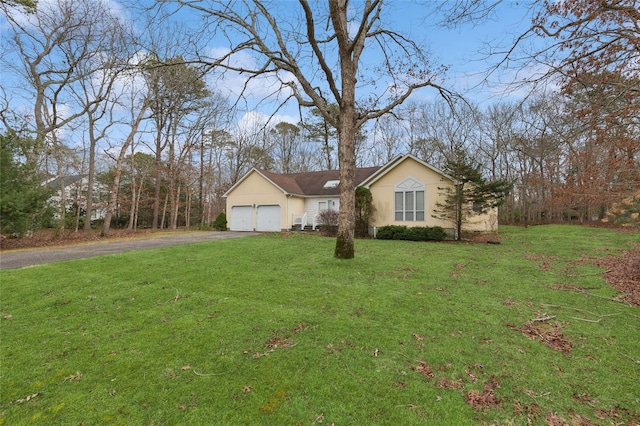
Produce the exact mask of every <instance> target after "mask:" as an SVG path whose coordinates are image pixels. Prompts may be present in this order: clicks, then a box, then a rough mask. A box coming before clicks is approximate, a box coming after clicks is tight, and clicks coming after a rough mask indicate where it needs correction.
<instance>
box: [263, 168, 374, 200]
mask: <svg viewBox="0 0 640 426" xmlns="http://www.w3.org/2000/svg"><path fill="white" fill-rule="evenodd" d="M380 168H381V167H379V166H378V167H364V168H359V169H356V178H355V182H356V186H358V185H359V184H361V183H362V182H364V181H365V180H367V179H368V178H369V177H370V176H371V175H373V174H374V173H375V172H377V171H378V170H380ZM256 171H258V173H260V174H262V175H263V176H264V177H266V178H267V179H269V180H270V181H271V182H273V183H274V184H276V185H277V186H279V187H280V188H282V190H283V191H285V192H287V193H289V194H294V195H304V196H331V195H339V194H340V186H339V185H337V186H334V187H329V188H325V184H326V183H327V182H329V181H339V180H340V175H339V171H338V170H325V171H321V172H304V173H291V174H280V173H273V172H269V171H267V170H262V169H256Z"/></svg>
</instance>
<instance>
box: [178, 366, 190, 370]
mask: <svg viewBox="0 0 640 426" xmlns="http://www.w3.org/2000/svg"><path fill="white" fill-rule="evenodd" d="M180 370H182V371H187V370H191V366H190V365H185V366H183V367H182V368H181V369H180Z"/></svg>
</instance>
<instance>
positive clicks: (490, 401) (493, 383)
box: [467, 376, 500, 410]
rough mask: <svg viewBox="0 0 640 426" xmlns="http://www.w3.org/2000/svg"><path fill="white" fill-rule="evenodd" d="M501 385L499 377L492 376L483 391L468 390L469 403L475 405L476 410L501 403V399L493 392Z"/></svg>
mask: <svg viewBox="0 0 640 426" xmlns="http://www.w3.org/2000/svg"><path fill="white" fill-rule="evenodd" d="M499 387H500V384H499V383H498V379H497V378H496V377H493V376H492V377H491V378H490V379H489V381H488V382H486V383H485V384H484V386H483V387H482V392H479V391H476V390H472V391H469V392H467V404H469V405H471V406H473V408H475V409H476V410H480V409H483V408H486V407H495V406H496V405H500V400H499V399H498V398H496V395H495V393H494V392H493V390H494V389H497V388H499Z"/></svg>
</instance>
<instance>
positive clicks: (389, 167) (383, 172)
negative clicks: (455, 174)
mask: <svg viewBox="0 0 640 426" xmlns="http://www.w3.org/2000/svg"><path fill="white" fill-rule="evenodd" d="M404 161H415V162H417V163H418V164H420V165H422V166H423V167H425V168H427V169H429V170H431V171H433V172H435V173H437V174H439V175H441V176H442V177H444V178H445V179H448V180H450V181H452V182H455V179H454V178H452V177H451V176H449V175H448V174H446V173H444V172H443V171H441V170H438V169H436V168H435V167H433V166H432V165H430V164H427V163H425V162H424V161H422V160H420V159H419V158H417V157H414V156H413V155H411V154H405V155H399V156H397V157H396V158H394V159H392V160H391V161H389V162H388V163H387V164H385V165H384V166H382V167H381V168H380V169H379V170H378V171H377V172H376V173H374V174H372V175H371V176H369V177H368V178H367V179H366V180H365V181H363V182H362V186H365V187H367V188H368V187H370V186H371V185H373V184H374V183H375V182H376V181H378V180H379V179H380V178H382V177H383V176H384V175H386V174H387V173H388V172H389V171H391V170H393V169H395V168H396V167H397V166H399V165H400V164H402V163H403V162H404Z"/></svg>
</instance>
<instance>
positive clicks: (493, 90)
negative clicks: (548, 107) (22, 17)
mask: <svg viewBox="0 0 640 426" xmlns="http://www.w3.org/2000/svg"><path fill="white" fill-rule="evenodd" d="M49 1H51V0H40V3H41V4H43V3H47V2H49ZM105 1H108V2H110V3H111V4H113V6H114V9H115V10H117V11H118V13H120V14H122V15H123V16H127V17H130V18H131V19H135V16H133V13H134V12H133V9H130V10H127V9H126V8H125V7H122V5H121V4H120V3H119V2H118V1H117V0H105ZM287 1H292V0H281V1H279V2H278V3H275V4H276V5H277V6H283V5H284V7H287V5H288V4H287V3H286V2H287ZM442 1H443V2H445V3H442V2H440V1H439V0H427V1H426V2H425V1H421V2H417V1H408V0H395V1H389V2H388V4H387V5H385V7H384V9H383V18H384V20H385V22H389V23H391V25H392V26H391V28H392V29H394V30H398V31H400V32H402V33H404V34H407V35H408V36H409V37H410V38H411V39H413V40H415V41H417V42H419V43H420V44H421V45H424V46H426V47H427V49H428V50H429V51H430V57H431V58H432V61H433V64H434V65H439V64H443V65H446V66H448V68H449V71H448V73H447V74H446V75H445V76H444V80H443V81H442V85H443V86H444V87H446V88H447V89H449V90H452V91H455V92H459V93H461V94H463V95H465V96H467V97H469V98H470V99H471V100H472V101H473V102H477V103H481V104H482V103H485V104H486V103H487V102H492V101H498V100H500V99H501V98H503V97H504V96H507V97H518V96H519V94H518V93H517V92H516V93H508V92H506V89H507V87H506V86H504V85H502V83H507V82H511V81H512V80H513V79H517V78H519V77H516V74H515V71H514V70H509V69H501V70H500V71H496V72H494V73H493V74H492V75H491V77H490V81H491V83H492V84H490V85H487V84H481V83H482V80H483V79H484V77H485V75H486V72H487V71H488V70H489V69H490V68H491V67H492V65H494V64H495V63H496V62H497V61H498V60H499V59H501V56H500V55H496V56H493V57H487V53H488V46H491V49H494V50H497V51H503V50H504V49H506V48H508V47H510V46H511V45H512V43H513V40H514V38H515V37H517V36H518V35H519V34H521V33H522V32H524V31H525V30H526V29H527V27H528V26H529V24H530V17H529V15H528V8H527V6H526V5H522V4H521V3H520V2H515V1H503V2H502V3H500V5H499V6H498V8H496V10H495V11H494V12H493V13H492V14H491V15H490V16H489V17H488V18H487V19H486V20H484V21H483V22H481V23H479V24H477V25H471V24H467V25H465V26H463V27H460V28H454V29H446V28H443V27H438V26H436V21H437V20H438V17H437V16H435V15H434V14H433V10H434V8H433V7H434V6H439V5H443V4H444V5H446V4H447V3H446V1H447V0H442ZM354 3H355V2H354ZM138 4H140V3H138ZM291 6H292V7H291V10H295V8H294V7H293V6H295V7H298V4H297V2H293V3H292V5H291ZM177 18H178V20H179V21H180V22H181V23H182V24H195V23H197V22H198V19H199V17H198V15H197V14H196V13H195V12H188V11H186V10H185V11H183V12H181V13H180V14H179V15H177ZM4 24H5V23H4V19H3V18H0V25H2V26H3V27H4ZM139 30H140V31H143V30H144V28H139ZM5 36H6V34H5V29H4V28H3V37H5ZM3 44H4V43H3ZM206 48H207V49H208V51H210V52H216V51H219V50H220V49H224V48H225V45H224V43H223V42H222V41H221V40H219V43H217V42H216V41H213V42H211V43H209V44H208V45H207V46H206ZM243 60H251V58H249V57H248V56H247V57H245V58H243ZM376 60H377V58H376V57H375V56H367V55H366V53H365V56H364V57H363V63H375V62H376ZM363 69H364V67H363ZM528 72H535V70H528ZM521 73H522V71H521ZM520 76H522V74H520ZM244 78H245V77H244V76H241V75H232V74H228V75H226V76H225V77H224V80H223V81H221V80H215V79H214V76H208V79H209V81H210V82H211V83H212V84H216V87H217V89H218V90H221V91H222V92H223V94H227V95H228V96H230V97H231V96H233V95H234V94H237V93H238V92H239V91H240V88H241V86H242V84H243V83H244V81H245V80H244ZM10 79H11V76H10V75H9V74H7V73H5V70H2V81H3V86H5V87H10V86H11V85H10V84H6V85H5V83H9V82H10ZM249 92H250V93H252V94H253V95H255V96H253V97H250V98H249V99H247V104H246V107H245V110H244V111H242V110H241V111H240V115H241V116H242V115H243V114H249V115H250V116H255V114H256V113H257V114H259V115H265V116H268V115H271V114H272V113H273V110H274V104H273V103H270V102H266V101H264V97H265V95H266V94H269V93H270V88H269V81H268V80H260V81H256V83H255V84H254V85H253V86H251V87H250V90H249ZM360 95H361V96H365V95H367V94H366V93H360ZM437 97H438V95H437V92H436V91H435V90H433V89H429V88H426V89H423V90H420V91H419V92H417V93H415V95H414V96H413V97H412V99H411V100H412V101H416V102H428V101H431V100H434V99H436V98H437ZM278 114H279V115H280V117H279V119H281V120H285V121H290V122H296V121H297V119H298V115H297V114H298V113H297V105H296V103H295V102H293V101H292V102H289V104H287V106H286V107H285V108H283V109H282V110H281V111H279V112H278ZM279 119H278V118H276V121H279Z"/></svg>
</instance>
